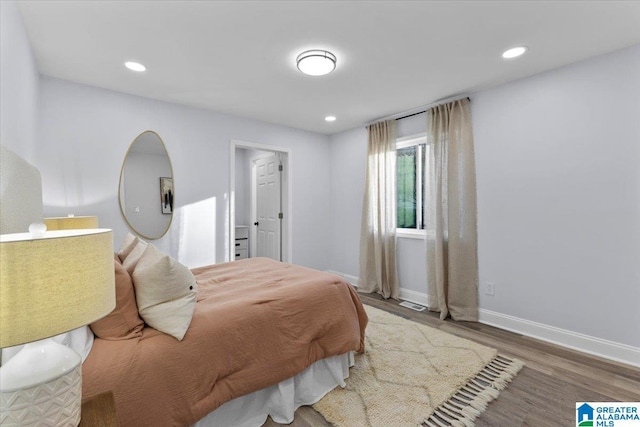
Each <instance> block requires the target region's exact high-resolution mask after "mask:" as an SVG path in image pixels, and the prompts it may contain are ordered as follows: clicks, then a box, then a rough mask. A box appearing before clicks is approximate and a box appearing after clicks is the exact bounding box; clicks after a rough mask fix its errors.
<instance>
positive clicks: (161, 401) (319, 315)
mask: <svg viewBox="0 0 640 427" xmlns="http://www.w3.org/2000/svg"><path fill="white" fill-rule="evenodd" d="M2 154H3V158H4V156H5V154H6V151H5V149H4V148H3V151H2ZM6 155H7V157H6V158H4V160H6V161H7V162H9V163H11V164H12V165H13V166H12V167H11V171H12V176H14V177H20V178H18V179H20V180H22V182H27V181H24V179H25V176H27V177H29V179H28V182H33V180H34V179H36V178H34V176H35V175H34V174H37V181H38V182H39V179H40V178H39V173H38V172H37V170H34V168H33V167H31V166H29V165H26V164H25V166H24V167H22V163H20V159H19V157H17V156H15V155H13V154H12V153H9V154H6ZM12 156H15V158H14V157H12ZM4 163H6V162H4ZM14 169H18V171H17V172H16V171H15V170H14ZM7 170H8V168H5V167H3V171H2V173H3V177H2V181H3V187H5V185H6V186H10V185H11V182H8V181H7V179H8V178H5V172H6V171H7ZM1 196H2V197H0V198H1V199H2V200H1V202H2V208H3V212H8V209H9V208H10V205H11V204H13V203H18V204H20V205H21V207H19V208H17V212H20V213H21V215H22V216H23V217H24V212H25V209H29V211H31V212H33V211H34V210H33V209H34V207H33V205H35V212H38V204H39V209H40V211H39V212H42V207H41V203H42V202H41V195H39V194H38V195H36V196H35V197H32V198H30V200H28V199H29V198H25V197H24V193H22V196H23V197H21V198H20V199H21V200H19V201H14V200H13V199H14V197H8V196H7V193H5V192H4V191H3V194H2V195H1ZM38 198H40V201H39V203H38ZM9 199H11V200H9ZM34 200H35V201H34ZM25 203H26V204H28V205H30V207H29V208H25ZM24 225H25V224H17V225H15V226H16V227H22V226H24ZM27 225H28V224H27ZM15 231H21V230H10V231H5V230H3V232H15ZM119 255H120V256H118V255H116V256H114V268H115V270H116V299H117V306H116V309H115V310H114V312H113V313H111V314H110V315H109V316H107V318H109V319H110V322H111V323H109V322H107V321H106V320H105V319H107V318H105V319H102V320H104V322H103V324H102V325H100V324H92V325H91V329H92V330H93V332H95V334H96V336H95V337H93V336H92V335H93V334H91V332H87V331H89V329H88V328H84V329H83V330H82V331H75V332H76V335H75V336H78V334H79V335H80V336H86V335H87V334H89V335H91V336H90V337H88V338H90V339H86V340H82V343H81V344H80V348H79V350H78V351H80V352H84V353H85V354H83V367H82V372H83V398H88V397H91V396H93V395H97V394H99V393H102V392H104V391H112V392H113V393H114V397H115V403H116V411H117V415H118V419H119V421H120V424H121V425H122V426H147V425H148V426H190V425H196V426H198V427H203V426H259V425H261V424H262V423H264V421H265V420H266V418H267V416H269V415H270V416H271V417H272V418H273V419H274V420H275V421H277V422H280V423H288V422H291V421H292V420H293V414H294V412H295V410H296V409H297V408H298V407H299V406H302V405H306V404H312V403H315V402H316V401H317V400H319V399H320V398H322V397H323V396H324V395H325V394H326V393H328V392H329V391H330V390H332V389H333V388H335V387H336V386H344V379H345V378H346V377H347V376H348V368H349V366H350V364H351V363H352V354H353V352H362V351H364V330H365V327H366V324H367V316H366V313H365V311H364V309H363V307H362V303H361V301H360V299H359V297H358V295H357V293H356V292H355V291H354V289H353V288H352V286H351V285H350V284H349V283H348V282H346V281H344V280H343V279H342V278H341V277H339V276H337V275H333V274H329V273H325V272H320V271H317V270H312V269H308V268H305V267H301V266H295V265H291V264H285V263H281V262H277V261H273V260H270V259H266V258H254V259H247V260H242V261H234V262H230V263H222V264H217V265H212V266H207V267H202V268H198V269H194V270H192V272H191V273H190V274H193V277H194V278H195V283H196V284H197V293H196V295H197V296H196V297H194V298H195V304H194V308H193V310H192V313H193V314H192V317H191V318H190V320H189V322H188V328H186V329H185V332H184V335H183V336H182V339H181V340H179V339H177V338H176V337H175V335H174V336H171V335H169V334H167V333H163V332H160V331H159V330H157V329H155V328H153V327H150V326H149V325H148V324H146V323H143V322H142V319H141V318H138V319H136V316H137V315H138V313H137V312H136V313H135V316H134V311H135V310H136V308H135V305H134V306H133V307H132V305H131V304H132V303H131V301H132V299H131V298H132V296H133V298H135V295H136V294H135V292H134V291H133V290H132V289H133V288H131V285H132V284H133V283H134V282H135V281H136V277H138V276H136V274H137V272H136V269H137V268H138V267H135V268H130V267H131V266H126V264H127V263H126V259H125V261H124V262H123V261H122V260H121V259H120V258H121V256H122V254H119ZM125 258H126V257H125ZM140 262H141V263H142V261H140ZM135 290H138V289H137V288H135ZM139 299H140V294H138V300H139ZM134 304H135V302H134ZM141 317H142V316H141ZM165 320H166V319H165ZM114 322H115V323H114ZM106 323H109V325H108V326H106ZM114 325H116V326H117V327H116V329H113V327H114ZM110 327H111V328H112V329H109V328H110ZM4 357H5V354H4V350H3V358H4Z"/></svg>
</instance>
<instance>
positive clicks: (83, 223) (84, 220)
mask: <svg viewBox="0 0 640 427" xmlns="http://www.w3.org/2000/svg"><path fill="white" fill-rule="evenodd" d="M44 225H46V226H47V230H48V231H51V230H77V229H80V228H98V217H97V216H75V215H69V216H60V217H50V218H45V219H44Z"/></svg>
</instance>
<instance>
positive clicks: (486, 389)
mask: <svg viewBox="0 0 640 427" xmlns="http://www.w3.org/2000/svg"><path fill="white" fill-rule="evenodd" d="M523 366H524V364H523V363H522V362H521V361H519V360H517V359H509V358H508V357H505V356H502V355H500V354H499V355H497V356H496V357H494V358H493V360H492V361H491V362H489V363H488V364H487V365H486V366H485V367H484V368H483V369H482V371H480V372H479V373H478V374H477V375H476V376H475V377H474V378H472V379H471V380H470V381H468V382H467V384H465V385H464V387H462V388H461V389H460V390H458V391H457V392H456V393H455V394H454V395H453V396H451V397H450V398H449V400H447V401H446V402H444V403H443V404H442V405H440V406H439V407H438V408H437V409H436V410H435V411H434V412H433V414H431V416H429V418H427V419H426V420H424V421H423V424H422V425H423V426H426V427H473V426H475V419H476V418H477V417H478V416H480V414H481V413H482V412H484V411H485V409H487V405H488V404H489V402H491V401H492V400H494V399H496V398H497V397H498V395H499V394H500V390H504V389H505V388H506V387H507V385H508V384H509V382H511V380H512V379H513V377H515V376H516V374H517V373H518V372H519V371H520V370H521V369H522V367H523Z"/></svg>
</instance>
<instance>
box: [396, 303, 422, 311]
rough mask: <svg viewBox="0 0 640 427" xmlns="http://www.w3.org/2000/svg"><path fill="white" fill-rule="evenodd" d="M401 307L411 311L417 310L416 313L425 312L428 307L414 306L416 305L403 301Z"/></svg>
mask: <svg viewBox="0 0 640 427" xmlns="http://www.w3.org/2000/svg"><path fill="white" fill-rule="evenodd" d="M400 305H401V306H403V307H407V308H410V309H411V310H415V311H424V310H426V309H427V307H425V306H423V305H419V304H414V303H412V302H409V301H402V302H401V303H400Z"/></svg>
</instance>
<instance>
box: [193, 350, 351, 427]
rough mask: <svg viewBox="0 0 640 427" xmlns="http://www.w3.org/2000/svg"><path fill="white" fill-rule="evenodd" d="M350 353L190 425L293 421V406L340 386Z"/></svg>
mask: <svg viewBox="0 0 640 427" xmlns="http://www.w3.org/2000/svg"><path fill="white" fill-rule="evenodd" d="M353 360H354V359H353V353H351V352H350V353H346V354H343V355H341V356H333V357H329V358H327V359H322V360H319V361H317V362H316V363H314V364H313V365H311V366H309V367H308V368H307V369H305V370H304V371H302V372H301V373H299V374H298V375H296V376H295V377H293V378H289V379H287V380H284V381H282V382H280V383H278V384H275V385H272V386H271V387H267V388H263V389H262V390H258V391H255V392H253V393H250V394H248V395H246V396H241V397H238V398H236V399H233V400H231V401H229V402H227V403H225V404H224V405H222V406H220V407H219V408H218V409H216V410H215V411H213V412H211V413H210V414H209V415H207V416H206V417H204V418H203V419H201V420H200V421H198V422H197V423H196V424H194V427H223V426H224V427H229V426H233V427H260V426H261V425H262V424H264V423H265V421H266V420H267V417H268V416H271V418H272V419H273V420H274V421H275V422H277V423H280V424H289V423H291V422H292V421H293V417H294V413H295V412H296V409H298V408H299V407H300V406H303V405H311V404H313V403H316V402H317V401H318V400H320V399H322V398H323V397H324V396H325V395H326V394H327V393H329V392H330V391H331V390H333V389H334V388H336V387H337V386H340V387H344V386H345V382H344V380H345V379H346V378H348V377H349V367H351V366H353Z"/></svg>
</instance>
